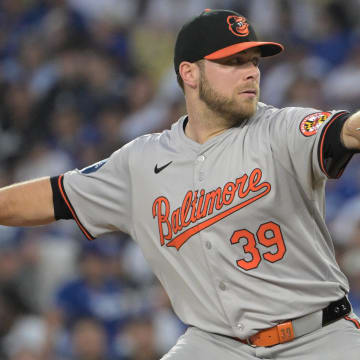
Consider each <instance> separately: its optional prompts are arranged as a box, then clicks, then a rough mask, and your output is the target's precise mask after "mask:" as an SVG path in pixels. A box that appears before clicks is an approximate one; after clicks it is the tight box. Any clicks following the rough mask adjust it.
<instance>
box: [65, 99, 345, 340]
mask: <svg viewBox="0 0 360 360" xmlns="http://www.w3.org/2000/svg"><path fill="white" fill-rule="evenodd" d="M341 114H344V112H339V111H332V112H321V111H319V110H315V109H306V108H295V107H293V108H284V109H277V108H274V107H271V106H268V105H265V104H262V103H259V105H258V109H257V112H256V114H255V115H254V116H253V117H252V118H250V119H249V120H248V121H246V122H244V123H243V124H241V125H240V126H239V127H235V128H231V129H228V130H227V131H225V132H224V133H222V134H220V135H218V136H216V137H213V138H211V139H210V140H208V141H207V142H205V143H204V144H199V143H196V142H194V141H192V140H191V139H190V138H188V137H187V136H186V135H185V133H184V121H186V119H187V117H186V116H184V117H183V118H181V119H180V120H179V121H178V122H176V123H175V124H173V126H172V127H171V130H166V131H164V132H162V133H159V134H151V135H145V136H142V137H139V138H137V139H135V140H134V141H132V142H130V143H129V144H127V145H125V146H124V147H122V148H121V149H120V150H118V151H116V152H115V153H113V154H112V155H111V156H110V158H109V159H107V160H105V161H103V162H100V163H98V164H95V165H93V166H90V167H88V168H85V169H83V170H81V171H80V170H74V171H70V172H68V173H66V174H64V177H63V188H62V189H63V191H64V193H65V194H66V195H65V197H66V199H67V202H68V205H69V206H70V207H71V211H72V212H73V215H74V216H75V218H76V220H77V222H78V224H79V226H80V227H81V229H82V231H83V232H84V233H85V234H86V235H87V237H88V238H95V237H97V236H99V235H101V234H104V233H108V232H113V231H117V230H121V231H123V232H126V233H129V234H130V235H131V237H132V238H133V239H134V240H135V241H136V242H137V243H138V244H139V245H140V247H141V248H142V250H143V253H144V255H145V257H146V258H147V260H148V261H149V264H150V265H151V267H152V269H153V271H154V272H155V274H156V276H157V277H158V278H159V280H160V282H161V283H162V285H163V286H164V288H165V289H166V291H167V293H168V295H169V297H170V300H171V303H172V305H173V308H174V310H175V312H176V314H177V315H178V316H179V318H180V319H181V320H182V321H183V322H185V323H186V324H189V325H194V326H196V327H198V328H200V329H203V330H205V331H208V332H212V333H219V334H224V335H229V336H236V337H239V338H247V337H249V336H251V335H253V334H255V333H256V332H258V331H259V330H261V329H264V328H269V327H272V326H274V325H276V324H277V323H279V322H281V321H285V320H288V319H293V318H297V317H300V316H303V315H305V314H308V313H311V312H314V311H317V310H319V309H322V308H324V307H326V306H327V305H328V303H329V302H331V301H335V300H338V299H340V298H342V297H343V296H344V294H345V293H347V292H348V282H347V279H346V277H345V276H344V274H343V273H342V272H341V271H340V269H339V267H338V265H337V263H336V260H335V255H334V249H333V245H332V240H331V237H330V235H329V232H328V230H327V228H326V225H325V221H324V208H325V204H324V186H325V182H326V179H327V174H326V170H325V166H324V164H323V162H324V161H323V159H322V155H321V154H322V152H321V148H322V146H323V139H324V134H325V133H326V130H327V128H328V126H329V124H331V123H332V122H333V121H336V119H337V118H338V117H339V116H340V115H341Z"/></svg>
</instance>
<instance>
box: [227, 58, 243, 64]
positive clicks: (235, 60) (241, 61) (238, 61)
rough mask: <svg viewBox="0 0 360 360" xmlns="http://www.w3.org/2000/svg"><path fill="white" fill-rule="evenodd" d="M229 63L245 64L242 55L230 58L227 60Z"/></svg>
mask: <svg viewBox="0 0 360 360" xmlns="http://www.w3.org/2000/svg"><path fill="white" fill-rule="evenodd" d="M227 64H229V65H241V64H244V60H243V59H242V58H241V57H234V58H232V59H229V60H228V61H227Z"/></svg>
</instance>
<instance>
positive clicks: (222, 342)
mask: <svg viewBox="0 0 360 360" xmlns="http://www.w3.org/2000/svg"><path fill="white" fill-rule="evenodd" d="M349 317H350V318H353V319H356V320H357V321H359V322H360V320H359V318H358V317H357V316H356V315H355V314H353V313H352V314H350V315H349ZM189 359H194V360H259V359H261V360H270V359H271V360H359V359H360V329H358V328H357V326H356V321H355V322H353V321H349V320H345V319H340V320H338V321H336V322H334V323H332V324H329V325H327V326H325V327H323V328H321V329H319V330H316V331H314V332H312V333H310V334H307V335H304V336H301V337H299V338H296V339H294V340H293V341H291V342H288V343H285V344H279V345H275V346H272V347H267V348H264V347H251V346H249V345H246V344H242V343H240V342H238V341H236V340H233V339H231V338H228V337H225V336H221V335H216V334H212V333H208V332H205V331H203V330H200V329H198V328H195V327H190V328H189V329H188V330H187V331H186V332H185V334H184V335H182V336H181V337H180V338H179V340H178V342H177V343H176V345H175V346H174V347H173V348H172V349H171V350H170V351H169V352H168V353H167V354H166V355H165V356H164V357H162V359H161V360H189Z"/></svg>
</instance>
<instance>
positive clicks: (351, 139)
mask: <svg viewBox="0 0 360 360" xmlns="http://www.w3.org/2000/svg"><path fill="white" fill-rule="evenodd" d="M341 141H342V143H343V144H344V146H345V147H347V148H348V149H354V150H360V111H358V112H356V113H355V114H353V115H351V116H350V117H349V118H348V119H347V120H346V121H345V124H344V126H343V129H342V131H341Z"/></svg>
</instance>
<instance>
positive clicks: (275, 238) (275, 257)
mask: <svg viewBox="0 0 360 360" xmlns="http://www.w3.org/2000/svg"><path fill="white" fill-rule="evenodd" d="M256 238H257V241H258V243H259V244H261V245H263V246H265V247H267V248H270V247H272V246H274V249H275V246H276V251H270V250H269V251H267V252H264V253H263V254H262V257H263V259H264V260H266V261H269V262H271V263H274V262H276V261H279V260H281V259H282V258H283V257H284V255H285V252H286V247H285V243H284V239H283V237H282V234H281V230H280V226H279V225H278V224H275V223H274V222H272V221H269V222H267V223H264V224H261V225H260V226H259V229H258V231H257V232H256ZM256 238H255V235H254V234H253V233H252V232H250V231H248V230H246V229H241V230H237V231H235V232H234V233H233V234H232V236H231V239H230V242H231V244H233V245H234V244H238V243H239V242H240V240H241V239H245V240H246V243H245V244H244V245H243V248H244V252H245V254H250V255H251V260H245V259H241V260H237V261H236V264H237V266H239V267H240V268H242V269H244V270H252V269H255V268H257V267H258V266H259V264H260V262H261V255H260V251H259V249H258V244H257V242H256Z"/></svg>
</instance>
